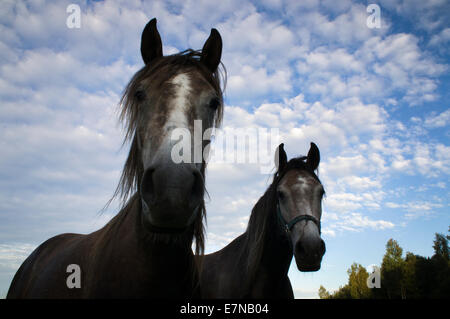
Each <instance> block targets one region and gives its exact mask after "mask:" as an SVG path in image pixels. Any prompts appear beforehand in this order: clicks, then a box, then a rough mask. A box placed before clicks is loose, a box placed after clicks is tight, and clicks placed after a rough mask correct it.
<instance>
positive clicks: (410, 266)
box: [403, 252, 420, 299]
mask: <svg viewBox="0 0 450 319" xmlns="http://www.w3.org/2000/svg"><path fill="white" fill-rule="evenodd" d="M416 263H417V256H416V255H414V254H413V253H410V252H407V253H406V257H405V263H404V268H403V287H404V292H405V298H413V299H416V298H420V292H419V289H418V286H417V279H416V267H417V265H416Z"/></svg>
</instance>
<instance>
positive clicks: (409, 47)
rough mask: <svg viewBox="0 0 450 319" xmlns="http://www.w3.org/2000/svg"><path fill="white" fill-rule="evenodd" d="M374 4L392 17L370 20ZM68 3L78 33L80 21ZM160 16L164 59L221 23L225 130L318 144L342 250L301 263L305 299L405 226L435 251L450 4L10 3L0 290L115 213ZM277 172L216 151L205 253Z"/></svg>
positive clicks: (402, 236) (446, 115)
mask: <svg viewBox="0 0 450 319" xmlns="http://www.w3.org/2000/svg"><path fill="white" fill-rule="evenodd" d="M371 3H375V4H377V5H378V7H379V9H380V10H379V12H380V16H379V20H377V21H380V28H377V27H373V26H374V25H373V24H370V23H368V22H367V19H368V17H370V16H371V15H372V14H373V12H372V11H370V10H369V12H368V11H367V7H368V5H369V4H371ZM70 4H77V5H78V6H79V7H80V25H79V26H80V27H79V28H69V27H68V24H67V19H68V17H69V15H70V14H71V12H72V11H70V10H69V13H68V12H67V11H66V10H67V7H68V6H69V5H70ZM153 17H156V18H157V20H158V30H159V32H160V34H161V37H162V41H163V44H164V47H163V51H164V54H173V53H176V52H179V51H182V50H185V49H187V48H192V49H201V48H202V46H203V44H204V42H205V40H206V39H207V37H208V35H209V32H210V30H211V28H216V29H217V30H218V31H219V32H220V34H221V36H222V39H223V53H222V62H223V64H224V65H225V67H226V71H227V83H226V89H225V109H224V121H223V128H228V129H233V128H245V127H254V128H266V129H270V128H278V129H279V133H280V139H281V141H282V142H284V144H285V150H286V151H287V154H288V158H291V157H294V156H298V155H304V154H306V153H307V151H308V149H309V145H310V144H309V143H310V142H315V143H316V144H317V145H318V147H319V149H320V152H321V163H320V166H319V177H320V179H321V180H322V183H323V185H324V187H325V190H326V193H327V195H326V197H325V199H324V201H323V215H322V236H323V239H324V240H325V242H326V245H327V252H326V254H325V256H324V259H323V261H322V268H321V269H320V271H318V272H315V273H301V272H300V271H298V270H297V268H296V267H295V263H293V264H292V265H291V268H290V271H289V277H290V279H291V282H292V285H293V289H294V294H295V297H296V298H318V293H317V292H318V289H319V287H320V285H323V286H324V287H325V288H326V289H327V290H328V291H333V290H336V289H338V288H339V287H340V286H343V285H345V284H346V282H347V273H346V271H347V269H348V268H350V265H351V264H352V263H353V262H357V263H359V264H362V265H363V266H365V267H367V266H369V265H374V264H377V265H379V264H380V263H381V260H382V257H383V254H384V252H385V245H386V243H387V241H388V240H389V239H390V238H394V239H395V240H397V241H398V242H399V244H400V246H401V247H402V248H403V249H404V252H406V251H411V252H413V253H416V254H419V255H422V256H431V255H432V254H433V249H432V245H433V239H434V234H435V233H444V234H445V233H447V230H448V227H449V225H450V218H449V181H448V176H449V173H450V145H449V136H450V130H449V124H450V108H449V101H450V93H449V92H450V75H449V64H450V59H449V57H450V5H449V3H448V2H446V1H445V0H432V1H419V0H412V1H401V0H391V1H384V0H383V1H376V2H375V1H374V2H372V1H369V2H366V1H347V0H342V1H331V0H326V1H315V0H306V1H284V0H263V1H243V0H231V1H202V0H196V1H191V0H183V1H178V0H173V1H163V2H162V1H146V2H141V1H133V0H132V1H95V2H93V1H92V2H91V1H88V2H86V1H75V0H71V1H57V2H54V1H44V0H38V1H15V0H14V1H12V0H11V1H10V0H3V1H1V3H0V132H1V134H0V148H1V150H2V151H1V156H0V296H1V297H4V296H6V292H7V290H8V287H9V284H10V282H11V280H12V277H13V276H14V273H15V272H16V270H17V269H18V267H19V266H20V264H21V263H22V262H23V260H24V259H25V258H26V257H27V256H28V255H29V254H30V253H31V251H32V250H33V249H35V248H36V247H37V246H38V245H39V244H40V243H42V242H43V241H45V240H46V239H48V238H50V237H52V236H54V235H57V234H60V233H65V232H75V233H83V234H87V233H90V232H92V231H94V230H97V229H99V228H100V227H102V226H103V225H105V223H107V222H108V221H109V220H110V219H111V218H112V217H113V216H114V215H115V214H116V213H117V211H118V205H119V204H118V203H113V204H112V205H111V206H110V207H109V208H108V209H107V210H105V211H103V212H101V210H102V208H103V207H104V205H105V203H106V202H107V201H108V199H109V198H110V197H111V195H112V194H113V192H114V190H115V187H116V185H117V183H118V181H119V177H120V173H121V169H122V166H123V164H124V162H125V158H126V155H127V152H128V147H129V145H128V144H126V145H125V146H123V147H122V141H123V137H124V131H123V128H122V127H121V125H120V124H119V123H118V103H119V100H120V97H121V93H122V91H123V89H124V88H125V86H126V84H127V83H128V81H129V80H130V79H131V77H132V76H133V74H134V73H135V72H136V71H137V70H139V69H140V68H141V67H142V66H143V62H142V59H141V56H140V36H141V32H142V30H143V28H144V26H145V25H146V23H147V22H148V21H149V20H150V19H152V18H153ZM370 21H374V20H370ZM273 151H274V150H273ZM270 181H271V175H270V174H263V173H261V171H260V167H259V166H258V164H257V163H228V164H226V163H222V164H221V163H210V165H209V166H208V171H207V177H206V186H207V190H208V193H209V198H207V216H208V218H207V222H208V223H207V242H206V252H213V251H216V250H218V249H220V248H222V247H224V246H225V245H226V244H228V243H229V242H230V241H231V240H233V239H234V238H235V237H237V236H238V235H239V234H241V233H242V232H244V231H245V228H246V225H247V221H248V216H249V214H250V211H251V209H252V207H253V205H254V204H255V203H256V201H257V200H258V198H259V197H260V196H262V194H263V193H264V191H265V190H266V189H267V187H268V186H269V184H270ZM381 284H382V283H381Z"/></svg>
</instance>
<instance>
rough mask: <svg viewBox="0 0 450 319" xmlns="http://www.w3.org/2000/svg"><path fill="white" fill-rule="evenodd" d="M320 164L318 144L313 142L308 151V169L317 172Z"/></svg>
mask: <svg viewBox="0 0 450 319" xmlns="http://www.w3.org/2000/svg"><path fill="white" fill-rule="evenodd" d="M319 162H320V152H319V148H318V147H317V145H316V144H314V143H312V142H311V147H310V149H309V151H308V156H307V159H306V165H308V167H309V168H310V169H311V170H313V171H315V170H316V169H317V167H319Z"/></svg>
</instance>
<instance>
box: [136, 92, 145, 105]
mask: <svg viewBox="0 0 450 319" xmlns="http://www.w3.org/2000/svg"><path fill="white" fill-rule="evenodd" d="M134 97H135V98H136V100H138V101H139V102H142V101H143V100H144V99H145V92H144V91H142V90H139V91H136V93H134Z"/></svg>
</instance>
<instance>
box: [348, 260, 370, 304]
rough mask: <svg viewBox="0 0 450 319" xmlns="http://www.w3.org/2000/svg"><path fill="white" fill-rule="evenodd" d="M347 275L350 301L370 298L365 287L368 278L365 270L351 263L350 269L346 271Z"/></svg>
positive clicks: (368, 290) (368, 289)
mask: <svg viewBox="0 0 450 319" xmlns="http://www.w3.org/2000/svg"><path fill="white" fill-rule="evenodd" d="M347 274H348V286H349V287H350V295H351V297H352V299H367V298H370V297H371V291H370V288H369V287H367V278H368V277H369V273H368V272H367V270H366V269H365V268H364V267H363V266H361V265H359V264H357V263H353V264H352V265H351V267H350V269H348V270H347Z"/></svg>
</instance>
